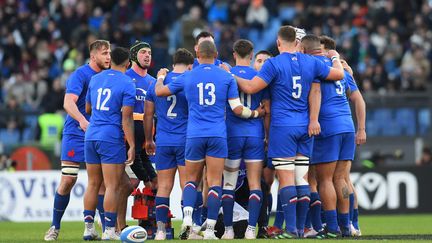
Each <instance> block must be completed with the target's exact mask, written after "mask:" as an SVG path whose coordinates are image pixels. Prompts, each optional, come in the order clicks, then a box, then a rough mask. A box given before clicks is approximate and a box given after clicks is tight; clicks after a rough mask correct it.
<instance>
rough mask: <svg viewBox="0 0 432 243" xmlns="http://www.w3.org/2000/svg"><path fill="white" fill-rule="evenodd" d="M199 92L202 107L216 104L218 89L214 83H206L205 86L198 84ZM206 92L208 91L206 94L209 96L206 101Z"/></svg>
mask: <svg viewBox="0 0 432 243" xmlns="http://www.w3.org/2000/svg"><path fill="white" fill-rule="evenodd" d="M197 87H198V92H199V97H198V99H199V104H200V105H204V104H206V105H214V104H215V103H216V94H215V91H216V87H215V85H214V84H213V83H206V85H205V86H204V84H203V83H199V84H197ZM204 90H205V91H206V94H207V95H208V96H209V97H208V98H205V99H204Z"/></svg>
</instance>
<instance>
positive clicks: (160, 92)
mask: <svg viewBox="0 0 432 243" xmlns="http://www.w3.org/2000/svg"><path fill="white" fill-rule="evenodd" d="M167 73H168V69H166V68H161V69H160V70H159V72H158V73H157V81H156V84H155V93H156V96H170V95H171V91H170V90H169V88H168V86H167V85H164V84H163V81H164V80H165V77H166V75H167Z"/></svg>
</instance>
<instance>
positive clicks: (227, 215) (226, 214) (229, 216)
mask: <svg viewBox="0 0 432 243" xmlns="http://www.w3.org/2000/svg"><path fill="white" fill-rule="evenodd" d="M234 197H235V192H234V190H223V191H222V208H223V222H224V225H225V227H229V226H233V213H234V212H233V210H234Z"/></svg>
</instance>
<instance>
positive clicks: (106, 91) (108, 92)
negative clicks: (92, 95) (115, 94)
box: [96, 88, 111, 111]
mask: <svg viewBox="0 0 432 243" xmlns="http://www.w3.org/2000/svg"><path fill="white" fill-rule="evenodd" d="M97 92H98V97H97V101H96V110H100V111H109V109H110V108H109V107H107V106H105V105H106V103H107V102H108V100H109V99H110V98H111V90H110V89H102V88H99V89H98V90H97ZM102 96H104V100H103V101H102V104H101V97H102Z"/></svg>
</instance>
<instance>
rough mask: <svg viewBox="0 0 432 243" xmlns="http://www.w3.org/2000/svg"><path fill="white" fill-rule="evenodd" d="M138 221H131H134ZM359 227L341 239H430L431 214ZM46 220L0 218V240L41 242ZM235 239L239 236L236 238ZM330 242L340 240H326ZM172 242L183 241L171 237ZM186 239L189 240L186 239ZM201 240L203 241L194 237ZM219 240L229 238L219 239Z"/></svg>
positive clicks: (74, 238) (78, 231)
mask: <svg viewBox="0 0 432 243" xmlns="http://www.w3.org/2000/svg"><path fill="white" fill-rule="evenodd" d="M173 223H174V227H175V235H178V233H179V229H180V221H174V222H173ZM135 224H137V222H130V225H135ZM360 227H361V230H362V234H363V236H362V237H360V238H353V239H350V240H348V239H346V238H344V239H341V240H343V241H344V242H345V241H350V242H356V241H358V240H365V241H391V242H412V241H415V240H424V241H429V242H431V241H432V214H427V215H391V216H361V218H360ZM48 228H49V223H12V222H0V242H1V243H3V242H4V243H6V242H7V243H13V242H44V241H43V237H44V234H45V231H46V230H47V229H48ZM83 229H84V224H83V223H82V222H64V223H63V224H62V229H61V232H60V235H59V240H58V241H59V242H85V241H82V240H81V239H82V238H81V237H82V233H83ZM235 241H237V242H239V241H242V240H235ZM255 241H256V242H257V243H264V242H273V241H275V240H272V239H264V240H255ZM301 241H302V242H305V243H306V242H317V241H319V240H309V239H308V240H306V239H302V240H301ZM325 241H326V242H333V241H339V242H340V240H325ZM170 242H172V243H177V242H185V241H180V240H178V239H177V240H172V241H170ZM188 242H189V241H188ZM196 242H202V241H196ZM218 242H223V243H225V242H230V241H226V240H220V241H218Z"/></svg>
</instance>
